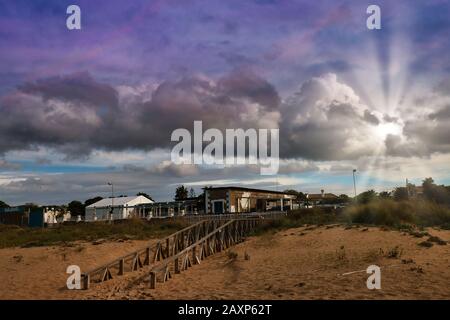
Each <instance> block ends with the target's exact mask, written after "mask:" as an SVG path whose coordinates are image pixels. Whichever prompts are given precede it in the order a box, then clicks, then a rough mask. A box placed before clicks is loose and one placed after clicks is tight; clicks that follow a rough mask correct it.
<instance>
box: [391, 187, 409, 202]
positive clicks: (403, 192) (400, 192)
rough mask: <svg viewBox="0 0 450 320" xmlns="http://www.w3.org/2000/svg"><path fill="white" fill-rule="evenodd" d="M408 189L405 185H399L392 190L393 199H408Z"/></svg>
mask: <svg viewBox="0 0 450 320" xmlns="http://www.w3.org/2000/svg"><path fill="white" fill-rule="evenodd" d="M408 198H409V197H408V189H407V188H406V187H399V188H396V189H395V191H394V200H395V201H402V200H408Z"/></svg>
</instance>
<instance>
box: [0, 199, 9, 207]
mask: <svg viewBox="0 0 450 320" xmlns="http://www.w3.org/2000/svg"><path fill="white" fill-rule="evenodd" d="M0 208H9V205H8V204H7V203H6V202H3V201H0Z"/></svg>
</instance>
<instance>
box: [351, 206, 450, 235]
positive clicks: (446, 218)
mask: <svg viewBox="0 0 450 320" xmlns="http://www.w3.org/2000/svg"><path fill="white" fill-rule="evenodd" d="M343 219H344V220H345V221H347V222H348V223H361V224H372V225H384V226H389V227H394V228H402V227H405V226H408V225H410V226H419V227H431V226H440V227H443V228H447V226H449V225H450V208H448V207H445V206H442V205H439V204H436V203H433V202H429V201H425V200H409V201H399V202H397V201H393V200H390V199H385V200H375V201H372V202H369V203H367V204H361V205H354V206H349V207H348V208H346V210H345V211H344V214H343Z"/></svg>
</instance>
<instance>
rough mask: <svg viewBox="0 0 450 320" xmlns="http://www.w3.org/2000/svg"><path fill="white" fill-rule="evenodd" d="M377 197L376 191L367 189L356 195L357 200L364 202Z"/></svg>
mask: <svg viewBox="0 0 450 320" xmlns="http://www.w3.org/2000/svg"><path fill="white" fill-rule="evenodd" d="M376 198H377V193H376V192H375V191H374V190H368V191H365V192H363V193H360V194H358V196H357V199H356V200H357V202H358V203H362V204H366V203H369V202H371V201H373V200H375V199H376Z"/></svg>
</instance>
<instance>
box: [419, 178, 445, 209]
mask: <svg viewBox="0 0 450 320" xmlns="http://www.w3.org/2000/svg"><path fill="white" fill-rule="evenodd" d="M422 187H423V194H424V195H425V198H426V199H428V200H430V201H433V202H436V203H450V193H449V192H448V189H447V188H446V187H445V186H438V185H436V184H435V183H434V180H433V178H431V177H430V178H426V179H425V180H423V182H422Z"/></svg>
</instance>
